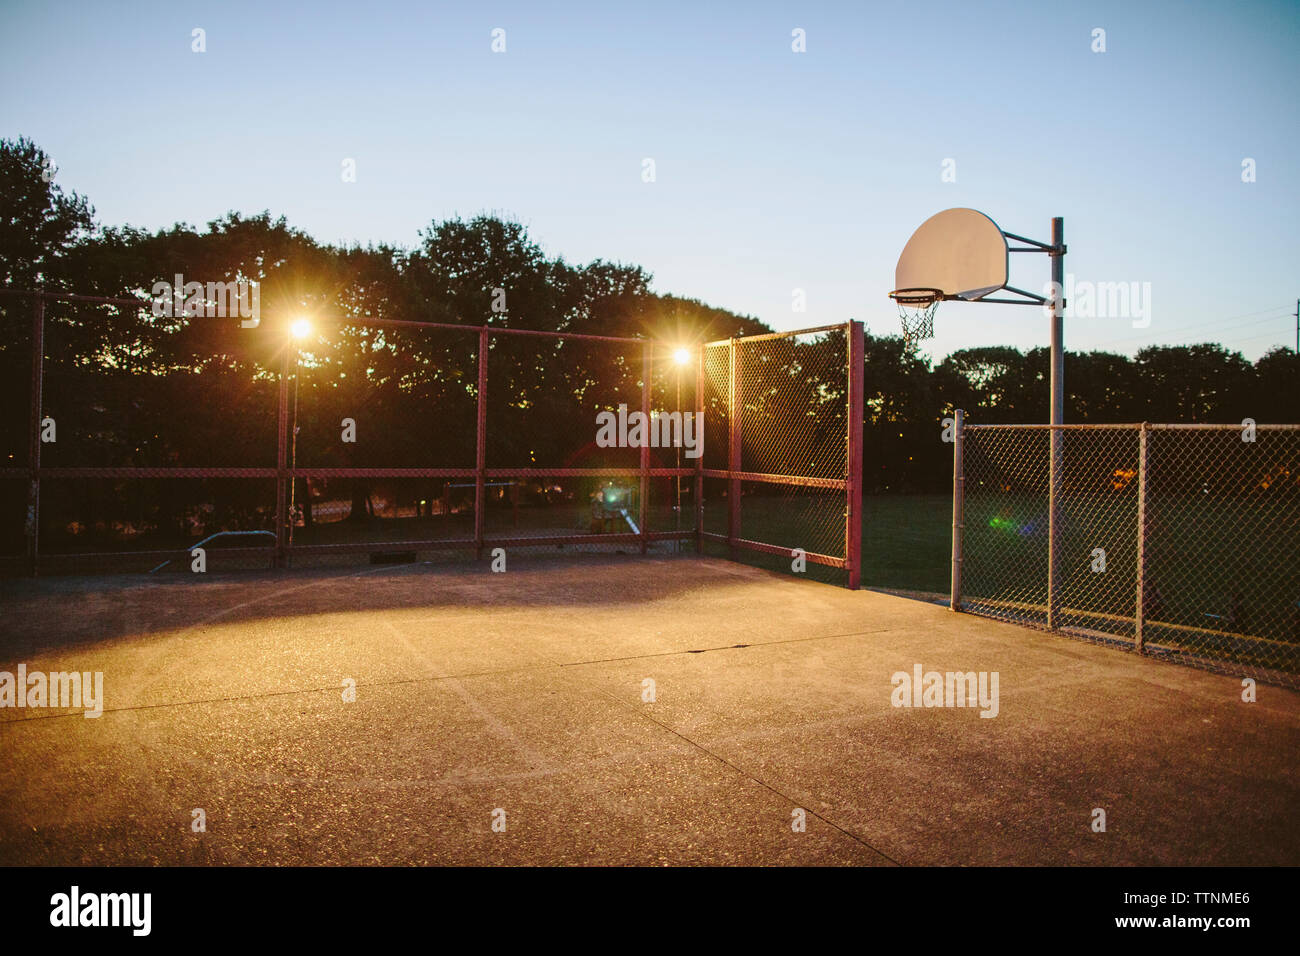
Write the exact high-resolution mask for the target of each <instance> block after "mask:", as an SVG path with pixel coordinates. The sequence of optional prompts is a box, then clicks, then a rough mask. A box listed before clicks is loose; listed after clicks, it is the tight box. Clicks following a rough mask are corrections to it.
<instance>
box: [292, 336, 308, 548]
mask: <svg viewBox="0 0 1300 956" xmlns="http://www.w3.org/2000/svg"><path fill="white" fill-rule="evenodd" d="M309 335H311V322H309V321H308V320H307V319H305V318H297V319H294V320H293V321H292V322H291V323H290V324H289V338H290V340H291V341H290V343H289V344H290V345H291V346H292V348H293V430H292V431H291V432H290V442H291V445H290V452H289V474H290V475H291V477H290V478H289V545H290V547H292V546H293V529H294V528H295V527H296V526H297V524H298V519H297V507H298V502H297V498H298V477H297V475H294V474H293V472H294V471H296V470H297V468H298V379H299V378H300V377H301V375H302V350H301V348H300V347H299V345H298V343H299V342H301V341H302V340H303V339H305V338H307V336H309Z"/></svg>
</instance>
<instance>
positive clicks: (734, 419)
mask: <svg viewBox="0 0 1300 956" xmlns="http://www.w3.org/2000/svg"><path fill="white" fill-rule="evenodd" d="M738 352H739V349H738V348H737V346H736V340H735V339H728V340H727V361H728V365H729V369H730V371H729V374H728V376H727V393H728V394H727V438H728V441H727V444H728V448H727V472H728V481H727V545H728V549H729V552H730V557H731V560H732V561H735V560H736V559H737V557H738V552H737V550H736V539H737V538H739V537H740V478H738V477H737V476H738V475H739V474H740V424H741V422H740V402H741V393H740V380H739V378H738V376H737V375H736V358H737V353H738Z"/></svg>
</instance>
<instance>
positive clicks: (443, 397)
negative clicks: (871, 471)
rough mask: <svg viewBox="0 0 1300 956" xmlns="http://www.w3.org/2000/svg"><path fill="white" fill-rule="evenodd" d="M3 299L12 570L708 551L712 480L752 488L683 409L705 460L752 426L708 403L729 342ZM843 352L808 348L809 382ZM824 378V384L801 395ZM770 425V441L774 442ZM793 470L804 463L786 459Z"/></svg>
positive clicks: (1, 525)
mask: <svg viewBox="0 0 1300 956" xmlns="http://www.w3.org/2000/svg"><path fill="white" fill-rule="evenodd" d="M0 291H3V292H6V293H7V294H6V295H3V296H0V312H2V313H3V316H2V317H3V319H4V333H3V335H0V370H2V371H4V372H6V373H9V374H8V376H7V378H6V379H5V385H4V386H3V387H4V388H5V392H4V393H3V397H4V401H5V404H7V405H8V406H9V407H18V408H23V409H25V410H26V414H25V415H24V414H20V415H17V416H9V417H8V418H7V419H6V422H5V425H4V427H3V428H0V453H3V454H4V458H3V459H0V564H3V565H5V566H7V567H8V568H9V569H10V570H18V571H21V570H26V571H28V572H29V573H33V574H34V573H37V572H38V571H60V570H99V569H117V568H128V569H140V570H145V569H148V568H150V567H156V566H158V563H159V562H160V561H166V559H168V558H173V559H174V558H176V557H177V556H179V555H184V554H186V553H187V549H188V548H189V547H190V545H191V544H192V543H194V542H196V541H198V540H199V539H200V538H203V537H206V536H209V535H214V534H216V533H217V532H235V531H238V532H247V531H269V532H271V533H272V534H273V535H274V544H272V545H267V546H265V547H230V548H219V549H216V550H213V551H212V552H211V554H210V555H209V559H210V560H211V561H212V562H214V563H215V564H216V566H219V567H239V566H259V565H260V566H266V565H268V564H269V565H272V566H276V567H284V566H287V565H289V564H291V563H296V564H300V563H303V562H313V563H321V562H324V563H329V562H330V561H333V560H344V559H346V558H347V556H355V555H357V554H367V553H368V554H370V555H371V556H372V558H373V557H379V556H382V555H394V554H401V555H413V554H417V553H422V554H425V555H428V556H432V555H434V554H437V553H454V552H463V553H472V554H475V555H477V556H479V557H482V556H485V554H487V553H488V552H490V551H491V549H494V548H510V549H540V548H548V549H551V550H554V549H556V548H557V547H558V548H565V549H570V550H574V549H576V550H595V551H627V550H631V551H639V552H640V553H647V552H649V551H652V550H664V549H676V548H677V547H678V545H679V544H680V543H681V542H685V541H692V540H693V541H694V542H695V544H696V548H697V549H700V548H702V546H703V540H704V510H703V508H702V501H703V491H704V481H705V476H706V474H707V475H708V476H709V480H710V481H712V480H715V479H716V480H718V481H720V482H721V483H722V484H723V485H724V486H730V484H731V483H732V482H733V481H734V482H741V481H744V482H746V483H748V482H750V481H751V480H754V479H752V478H751V476H750V475H748V474H745V475H741V474H739V472H740V471H741V467H740V465H739V464H734V465H733V463H732V462H730V461H724V462H722V463H721V465H720V467H719V468H716V469H710V470H707V471H706V469H705V467H704V466H705V459H704V458H692V457H683V452H684V450H685V449H683V448H682V447H681V443H680V439H681V438H682V437H683V436H682V433H681V431H680V428H681V424H680V422H681V417H682V414H683V413H687V412H691V411H696V412H701V413H704V416H703V417H704V422H705V435H704V436H702V437H703V439H704V447H705V449H706V450H707V449H708V447H709V446H708V439H709V437H710V435H711V434H714V431H713V429H715V427H716V424H717V422H716V421H714V420H713V418H714V417H715V416H716V419H717V421H721V422H723V423H724V427H726V425H725V423H726V422H728V421H730V420H732V419H734V420H735V421H737V422H740V421H741V419H742V418H745V417H746V416H748V415H749V414H750V412H749V411H748V410H746V411H745V412H743V413H742V414H740V415H734V416H733V415H731V414H730V408H731V406H730V405H729V404H728V402H729V401H730V398H731V396H724V399H725V400H724V401H723V402H722V403H720V404H719V403H717V402H716V401H714V400H713V398H711V399H710V401H709V404H708V407H707V408H706V395H705V392H704V388H703V385H704V383H705V382H707V381H708V380H709V379H708V373H709V370H708V368H707V366H708V364H709V362H710V361H711V357H712V354H713V353H712V351H711V350H710V349H708V348H703V347H696V348H694V349H693V350H692V349H687V350H686V352H685V354H683V353H682V351H681V349H680V347H676V346H672V345H669V344H666V343H657V342H653V341H650V340H647V339H642V338H631V337H617V336H605V335H589V334H583V333H572V332H542V331H537V330H532V329H526V328H505V327H495V326H485V327H478V326H464V325H454V324H447V323H436V322H418V321H410V320H377V319H370V318H365V319H362V318H346V319H339V320H337V321H332V322H331V321H325V322H317V323H316V327H315V328H313V329H312V330H311V331H310V332H309V334H307V335H306V336H305V337H303V338H301V339H295V338H293V337H292V336H291V335H290V334H289V329H288V327H287V325H288V324H287V323H281V324H279V325H274V324H271V323H266V324H264V325H262V326H261V327H258V328H254V329H244V328H240V327H239V326H238V324H237V323H236V322H233V321H227V322H226V324H225V325H224V326H221V325H219V320H214V319H211V318H208V319H194V318H191V319H186V320H179V321H161V320H158V319H156V318H155V317H153V316H152V315H151V313H150V307H149V306H150V303H149V302H147V301H141V300H135V299H116V298H103V297H94V296H74V295H67V294H46V293H15V292H13V291H12V290H0ZM837 328H838V329H840V335H841V337H842V338H845V340H846V341H847V340H850V339H852V336H851V335H849V334H848V333H847V332H845V331H844V329H845V327H837ZM858 328H859V339H860V326H859V327H858ZM795 337H797V336H794V337H785V336H776V337H771V342H769V344H767V345H766V346H763V352H764V355H765V356H766V358H765V361H769V362H772V363H773V364H771V365H770V366H769V374H771V375H773V376H775V377H776V378H777V379H780V378H781V376H782V375H789V374H790V370H789V369H788V368H787V369H786V370H785V371H784V372H782V371H779V370H778V365H779V364H780V363H781V362H787V363H788V362H789V361H790V360H791V358H792V355H791V354H781V352H780V349H781V345H780V343H782V342H784V341H785V340H786V339H787V338H791V340H793V338H795ZM762 338H767V337H762ZM804 340H805V341H820V340H819V339H817V337H816V336H812V337H809V336H804ZM751 341H754V340H748V339H745V340H736V342H737V343H738V344H737V345H736V346H734V350H735V351H738V352H739V351H743V350H747V349H750V348H755V347H757V346H756V345H751V344H750V343H751ZM742 343H743V344H742ZM746 354H748V353H746ZM860 354H861V353H860V352H859V355H860ZM831 355H832V350H830V349H829V347H828V346H826V345H825V344H823V345H821V346H816V345H813V346H809V347H804V348H802V349H800V350H798V357H799V361H801V362H802V363H804V364H805V365H808V366H812V365H816V364H817V363H818V362H821V363H824V362H825V361H826V360H827V357H828V356H831ZM683 359H685V360H684V361H683ZM814 359H815V361H814ZM844 361H846V357H845V356H844V355H841V354H839V353H834V356H833V361H832V363H831V365H830V366H829V368H822V367H821V366H820V365H818V366H817V374H826V375H828V376H829V377H830V378H832V379H834V380H836V381H840V380H843V381H846V382H847V380H848V373H847V371H846V370H845V367H844V366H842V365H841V364H838V363H842V362H844ZM16 372H21V374H20V375H19V374H15V373H16ZM860 381H861V380H860V376H859V378H858V383H859V396H860ZM819 385H820V383H818V382H816V381H814V380H812V379H810V378H808V377H807V376H805V377H804V379H803V381H802V385H801V387H802V389H803V390H804V391H805V392H809V393H815V392H817V390H818V388H819ZM846 394H847V393H846ZM714 398H716V397H714ZM842 399H843V396H841V399H837V401H842ZM859 403H860V398H859ZM822 410H823V411H824V410H825V409H822ZM636 412H639V413H641V414H643V415H645V416H647V418H649V417H651V416H653V417H654V418H655V419H656V421H658V420H660V419H661V418H665V417H666V418H667V419H668V420H669V421H668V422H667V425H669V426H673V427H676V428H677V429H678V430H677V432H676V435H677V438H678V443H677V444H676V445H675V446H674V445H652V444H650V443H649V442H645V443H643V444H641V445H640V446H631V445H629V444H628V443H623V444H622V446H621V447H607V443H602V442H601V441H599V440H597V439H598V424H597V415H598V414H600V413H614V414H616V415H622V414H627V413H636ZM758 414H760V415H765V416H766V417H765V418H764V421H763V424H762V425H761V427H760V425H759V424H757V423H755V424H753V425H751V432H752V437H753V438H758V437H760V436H762V435H768V436H769V437H773V440H777V439H775V437H774V436H775V433H774V432H773V431H772V428H773V427H774V425H773V421H772V420H771V419H772V416H771V415H770V414H769V413H768V412H765V411H764V410H762V409H759V410H758ZM787 424H789V423H787ZM671 430H672V429H671V428H668V429H667V431H671ZM667 431H665V434H666V433H667ZM842 438H843V435H841V439H842ZM722 447H723V450H724V452H725V450H726V446H725V445H723V446H722ZM774 447H776V446H774ZM790 447H794V446H790ZM803 453H804V451H802V450H801V451H800V452H799V454H803ZM844 454H845V452H844V445H843V441H841V448H840V455H841V457H843V455H844ZM751 458H752V455H751ZM755 460H757V459H755ZM827 467H829V466H827ZM773 468H774V469H777V470H779V469H781V468H786V469H787V470H788V469H789V464H788V463H786V462H785V461H784V460H780V459H779V455H778V459H777V460H774V464H773ZM831 470H832V471H834V470H835V469H831ZM777 477H778V479H779V480H781V481H786V480H787V479H786V478H785V477H782V476H777ZM764 478H765V476H761V475H760V476H757V480H763V479H764ZM794 484H795V485H798V484H799V481H796V482H795V483H794ZM809 487H814V488H815V487H817V486H815V485H812V486H809ZM825 488H833V489H836V490H837V493H838V494H839V496H840V501H841V503H842V502H843V500H844V499H843V495H844V494H845V493H846V490H847V488H848V483H847V482H846V481H845V478H844V475H843V473H841V474H839V475H838V477H837V480H833V481H831V482H830V484H828V485H825ZM837 520H838V519H837ZM841 530H843V529H842V527H841ZM239 540H246V539H239ZM818 540H821V539H818ZM755 544H756V545H762V544H763V543H762V542H761V541H760V542H755ZM763 546H765V545H763ZM848 553H849V552H844V553H842V554H841V555H840V556H838V557H837V558H836V559H835V560H837V561H839V562H840V564H839V566H841V567H848V566H849V565H848V563H847V560H846V558H845V555H846V554H848ZM167 566H168V567H171V568H181V567H187V566H188V562H182V561H175V560H173V561H171V562H169V563H168V564H167Z"/></svg>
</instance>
